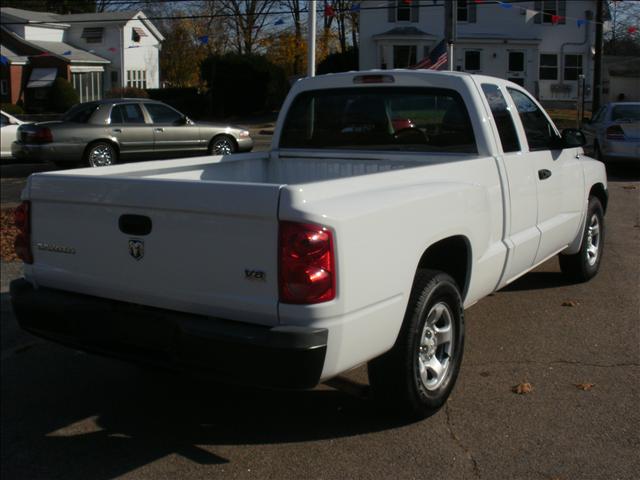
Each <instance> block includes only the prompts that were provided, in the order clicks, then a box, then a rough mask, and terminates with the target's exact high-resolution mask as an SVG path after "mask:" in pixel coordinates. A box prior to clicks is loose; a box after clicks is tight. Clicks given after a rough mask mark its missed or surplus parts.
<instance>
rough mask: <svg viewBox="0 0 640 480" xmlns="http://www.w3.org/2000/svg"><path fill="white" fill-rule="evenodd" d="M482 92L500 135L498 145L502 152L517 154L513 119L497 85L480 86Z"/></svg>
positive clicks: (518, 144)
mask: <svg viewBox="0 0 640 480" xmlns="http://www.w3.org/2000/svg"><path fill="white" fill-rule="evenodd" d="M482 91H483V92H484V96H485V97H487V102H489V107H490V108H491V114H492V115H493V119H494V120H495V122H496V127H498V134H499V135H500V143H501V144H502V151H503V152H504V153H507V152H519V151H520V140H518V134H517V133H516V127H515V125H514V124H513V118H512V117H511V112H509V107H508V106H507V102H506V100H505V99H504V96H503V95H502V92H501V91H500V89H499V88H498V86H497V85H491V84H488V83H483V84H482Z"/></svg>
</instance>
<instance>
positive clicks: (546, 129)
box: [507, 88, 558, 151]
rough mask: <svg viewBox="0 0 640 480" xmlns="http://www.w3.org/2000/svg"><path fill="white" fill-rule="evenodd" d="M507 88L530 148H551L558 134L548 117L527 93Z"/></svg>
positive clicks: (533, 149) (532, 149)
mask: <svg viewBox="0 0 640 480" xmlns="http://www.w3.org/2000/svg"><path fill="white" fill-rule="evenodd" d="M507 90H508V91H509V94H510V95H511V98H512V99H513V103H514V104H515V105H516V109H517V110H518V114H519V115H520V120H521V121H522V126H523V127H524V133H525V135H526V136H527V142H528V143H529V150H531V151H535V150H551V148H552V145H553V142H554V140H556V139H557V138H558V136H557V135H556V132H555V130H554V128H553V126H552V125H551V124H550V123H549V121H548V120H547V117H545V116H544V113H542V111H541V110H540V109H539V108H538V106H537V105H536V104H535V103H534V102H533V100H531V99H530V98H529V97H528V96H527V95H525V94H524V93H522V92H521V91H519V90H515V89H513V88H507Z"/></svg>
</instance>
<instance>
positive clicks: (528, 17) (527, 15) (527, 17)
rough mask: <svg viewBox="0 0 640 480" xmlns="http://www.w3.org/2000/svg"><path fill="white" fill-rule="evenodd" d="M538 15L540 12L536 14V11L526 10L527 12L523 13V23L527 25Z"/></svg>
mask: <svg viewBox="0 0 640 480" xmlns="http://www.w3.org/2000/svg"><path fill="white" fill-rule="evenodd" d="M538 13H540V12H538V11H537V10H530V9H528V8H527V11H526V12H525V15H524V21H525V22H526V23H529V22H530V21H531V19H532V18H533V17H535V16H536V15H538Z"/></svg>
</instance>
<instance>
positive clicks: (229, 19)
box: [206, 0, 276, 55]
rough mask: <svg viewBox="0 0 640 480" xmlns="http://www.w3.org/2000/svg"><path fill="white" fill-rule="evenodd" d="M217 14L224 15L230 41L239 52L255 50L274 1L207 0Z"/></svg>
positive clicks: (247, 53)
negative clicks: (213, 5)
mask: <svg viewBox="0 0 640 480" xmlns="http://www.w3.org/2000/svg"><path fill="white" fill-rule="evenodd" d="M206 3H213V4H215V7H212V8H216V9H217V11H218V12H219V15H224V16H225V18H226V23H227V26H228V29H229V33H230V36H231V42H232V44H233V46H234V48H235V50H236V52H237V53H239V54H244V55H251V54H253V53H256V52H255V49H256V46H257V45H258V41H259V39H260V38H261V37H262V36H263V35H262V34H263V30H264V28H265V25H266V23H267V20H268V18H269V12H270V11H271V10H272V8H273V7H274V5H276V2H274V1H265V0H209V1H208V2H206Z"/></svg>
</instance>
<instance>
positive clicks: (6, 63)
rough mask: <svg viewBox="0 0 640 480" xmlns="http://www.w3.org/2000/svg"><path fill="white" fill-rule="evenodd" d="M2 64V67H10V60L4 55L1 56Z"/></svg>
mask: <svg viewBox="0 0 640 480" xmlns="http://www.w3.org/2000/svg"><path fill="white" fill-rule="evenodd" d="M0 63H1V64H2V65H9V59H8V58H7V57H5V56H4V55H0Z"/></svg>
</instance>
